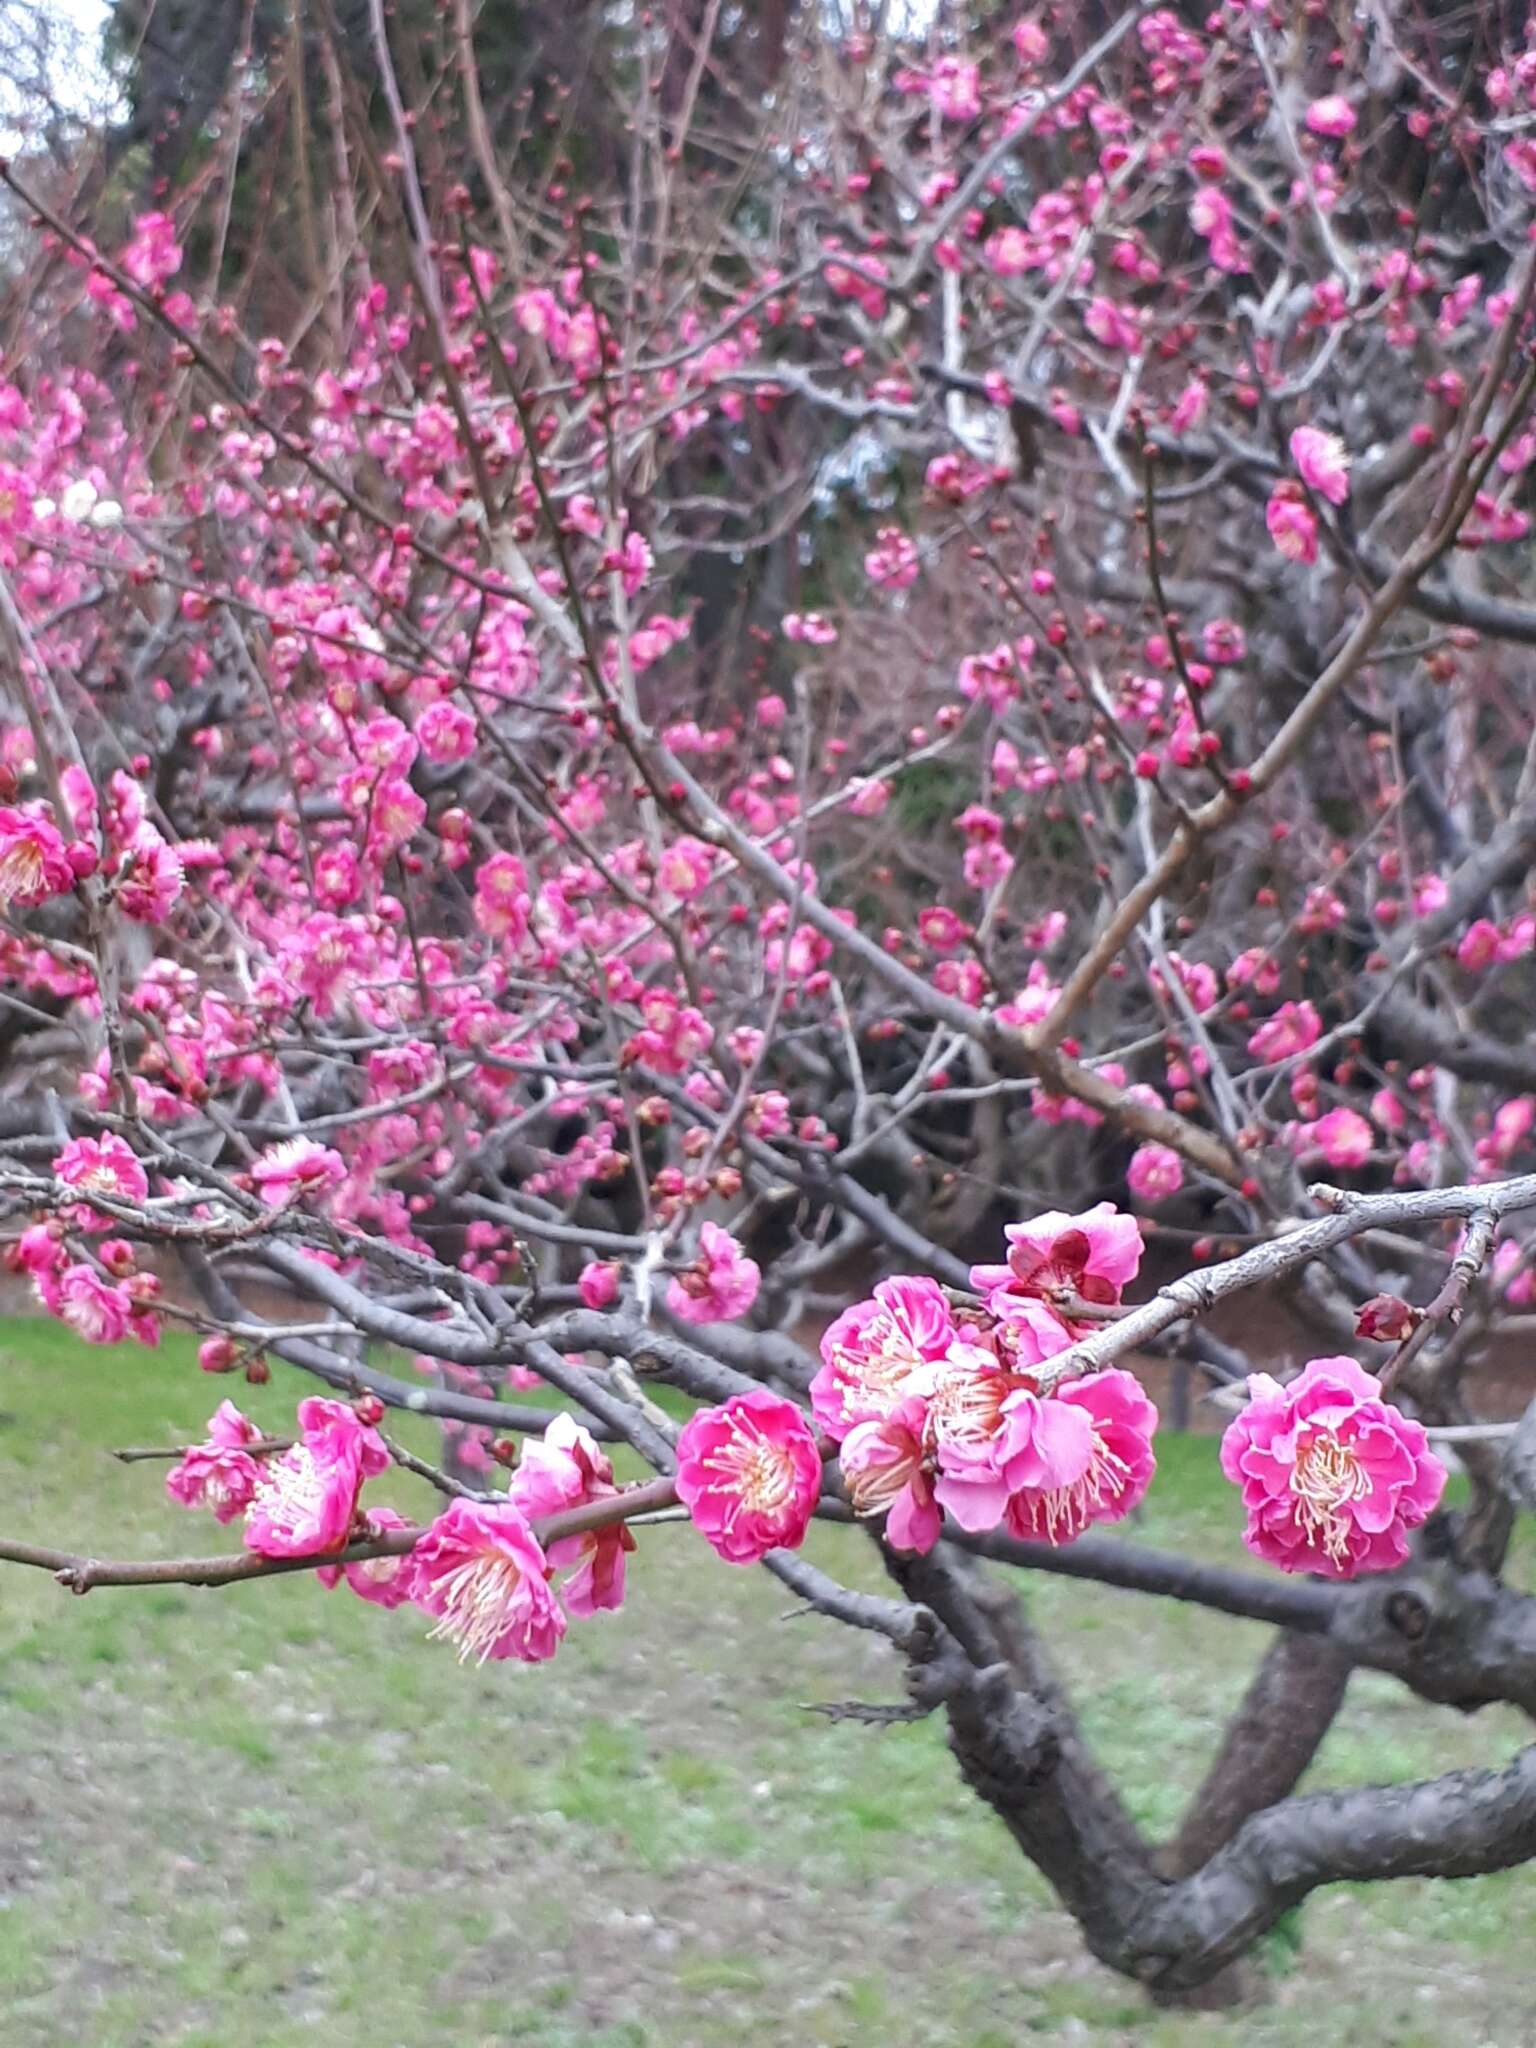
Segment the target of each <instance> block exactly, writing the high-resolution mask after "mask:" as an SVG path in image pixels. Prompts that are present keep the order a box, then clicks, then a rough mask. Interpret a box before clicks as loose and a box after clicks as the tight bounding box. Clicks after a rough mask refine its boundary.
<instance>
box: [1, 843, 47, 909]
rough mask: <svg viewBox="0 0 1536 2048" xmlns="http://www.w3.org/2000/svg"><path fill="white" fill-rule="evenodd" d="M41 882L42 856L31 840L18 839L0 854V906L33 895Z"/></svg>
mask: <svg viewBox="0 0 1536 2048" xmlns="http://www.w3.org/2000/svg"><path fill="white" fill-rule="evenodd" d="M42 880H43V856H42V854H41V853H40V852H39V850H38V848H37V845H36V843H35V842H34V841H33V840H30V839H18V840H16V841H15V843H14V844H13V845H11V846H10V847H8V848H7V850H6V851H5V852H4V853H3V854H0V904H7V903H10V902H12V901H14V900H15V898H16V897H18V896H31V895H33V894H34V893H35V892H36V891H37V890H38V889H39V888H40V887H41V886H42Z"/></svg>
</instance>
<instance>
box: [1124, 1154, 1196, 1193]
mask: <svg viewBox="0 0 1536 2048" xmlns="http://www.w3.org/2000/svg"><path fill="white" fill-rule="evenodd" d="M1125 1184H1126V1186H1127V1187H1128V1188H1129V1189H1130V1191H1131V1193H1132V1194H1133V1195H1134V1196H1135V1197H1136V1199H1137V1201H1138V1202H1166V1201H1167V1199H1168V1197H1169V1196H1170V1195H1176V1194H1177V1193H1178V1192H1179V1189H1180V1188H1181V1187H1183V1185H1184V1162H1183V1161H1182V1160H1181V1159H1180V1157H1179V1155H1178V1153H1177V1152H1175V1151H1174V1149H1173V1147H1172V1146H1171V1145H1138V1146H1137V1147H1136V1150H1135V1151H1134V1152H1133V1153H1132V1154H1131V1158H1130V1164H1129V1165H1128V1166H1127V1167H1126V1169H1125Z"/></svg>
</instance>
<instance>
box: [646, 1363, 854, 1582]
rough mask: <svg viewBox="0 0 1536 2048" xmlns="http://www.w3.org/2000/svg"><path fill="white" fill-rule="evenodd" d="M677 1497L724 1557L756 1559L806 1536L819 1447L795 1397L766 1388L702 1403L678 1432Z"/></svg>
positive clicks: (816, 1490)
mask: <svg viewBox="0 0 1536 2048" xmlns="http://www.w3.org/2000/svg"><path fill="white" fill-rule="evenodd" d="M677 1492H678V1498H679V1499H680V1500H681V1501H682V1503H683V1505H684V1506H685V1507H686V1508H687V1510H688V1513H689V1515H690V1516H691V1517H692V1520H693V1524H694V1527H695V1528H696V1529H697V1530H698V1531H699V1533H700V1534H701V1535H702V1536H703V1537H704V1540H705V1541H706V1542H707V1543H708V1544H709V1545H710V1547H711V1549H713V1550H714V1551H715V1552H716V1554H717V1555H718V1556H720V1557H722V1558H724V1559H725V1561H726V1563H727V1564H756V1563H757V1562H758V1561H759V1559H761V1558H763V1557H766V1556H767V1554H768V1552H769V1551H770V1550H780V1549H783V1550H794V1549H797V1548H798V1547H799V1545H800V1544H801V1543H802V1542H803V1541H804V1540H805V1532H806V1530H807V1528H808V1527H809V1526H810V1520H811V1511H812V1509H813V1508H814V1507H815V1505H816V1502H817V1500H818V1498H819V1497H820V1493H821V1454H820V1452H819V1451H818V1450H817V1448H816V1439H815V1437H814V1436H813V1435H812V1434H811V1428H810V1424H809V1423H808V1422H807V1421H806V1419H805V1416H804V1414H803V1413H802V1411H801V1410H800V1409H799V1408H797V1407H796V1406H795V1404H794V1403H793V1402H792V1401H784V1400H781V1399H780V1398H779V1396H778V1395H777V1394H770V1393H769V1392H768V1391H767V1389H766V1388H757V1389H755V1390H754V1391H753V1392H752V1393H750V1394H736V1395H733V1396H732V1398H731V1399H730V1400H729V1401H727V1402H725V1404H724V1405H723V1406H722V1407H719V1408H701V1409H700V1410H699V1411H698V1413H697V1414H696V1415H694V1416H692V1417H691V1418H690V1420H689V1421H688V1423H687V1424H686V1426H685V1427H684V1429H683V1432H682V1434H681V1436H679V1438H678V1440H677Z"/></svg>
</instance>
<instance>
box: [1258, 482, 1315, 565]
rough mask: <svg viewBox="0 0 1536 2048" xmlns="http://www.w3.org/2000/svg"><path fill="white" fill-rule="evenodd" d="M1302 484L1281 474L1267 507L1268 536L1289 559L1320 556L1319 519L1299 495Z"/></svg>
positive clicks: (1313, 560)
mask: <svg viewBox="0 0 1536 2048" xmlns="http://www.w3.org/2000/svg"><path fill="white" fill-rule="evenodd" d="M1300 489H1301V486H1300V485H1299V484H1297V483H1294V482H1293V481H1292V480H1291V479H1290V478H1289V477H1282V478H1281V480H1280V482H1279V483H1277V484H1276V485H1275V488H1274V490H1273V491H1272V492H1271V493H1270V498H1269V503H1268V504H1267V505H1266V506H1265V508H1264V524H1265V525H1266V526H1267V527H1268V528H1269V537H1270V539H1271V540H1272V541H1273V542H1274V544H1275V546H1276V547H1277V548H1278V549H1279V551H1280V553H1281V554H1282V555H1284V556H1285V558H1286V560H1287V561H1288V562H1309V563H1310V562H1315V561H1316V560H1317V520H1316V517H1315V516H1314V514H1313V513H1312V510H1311V508H1310V507H1309V506H1307V505H1306V504H1304V503H1303V502H1302V499H1301V497H1300V495H1299V493H1300Z"/></svg>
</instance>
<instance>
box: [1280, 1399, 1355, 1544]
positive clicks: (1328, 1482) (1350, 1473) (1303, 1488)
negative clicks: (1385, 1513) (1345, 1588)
mask: <svg viewBox="0 0 1536 2048" xmlns="http://www.w3.org/2000/svg"><path fill="white" fill-rule="evenodd" d="M1370 1488H1371V1482H1370V1478H1369V1476H1368V1475H1367V1473H1366V1471H1365V1468H1364V1467H1363V1466H1362V1465H1361V1463H1360V1460H1359V1458H1358V1457H1357V1456H1356V1454H1355V1452H1354V1450H1353V1449H1352V1448H1351V1446H1350V1445H1348V1444H1344V1443H1340V1441H1339V1439H1338V1438H1337V1437H1336V1436H1333V1435H1331V1434H1328V1433H1326V1432H1324V1431H1319V1432H1317V1433H1316V1434H1315V1435H1313V1436H1310V1437H1308V1438H1307V1440H1306V1442H1305V1443H1303V1444H1302V1445H1301V1446H1300V1447H1299V1448H1298V1450H1297V1453H1296V1462H1295V1464H1294V1465H1293V1466H1292V1467H1291V1492H1292V1494H1293V1495H1294V1497H1295V1501H1296V1519H1297V1521H1298V1522H1300V1524H1301V1526H1302V1528H1303V1529H1305V1530H1306V1532H1307V1534H1308V1535H1309V1536H1313V1537H1319V1536H1320V1537H1321V1538H1322V1543H1323V1548H1324V1550H1326V1551H1327V1553H1328V1555H1329V1556H1330V1557H1331V1558H1332V1559H1333V1560H1334V1561H1335V1563H1337V1562H1338V1561H1339V1560H1340V1559H1341V1558H1342V1557H1343V1556H1344V1553H1345V1550H1346V1549H1347V1547H1348V1544H1349V1532H1350V1528H1351V1522H1350V1518H1349V1517H1348V1516H1347V1515H1346V1514H1345V1513H1344V1509H1345V1507H1346V1506H1347V1505H1348V1503H1349V1502H1351V1501H1356V1500H1361V1499H1363V1498H1364V1496H1365V1495H1366V1494H1367V1493H1369V1492H1370Z"/></svg>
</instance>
